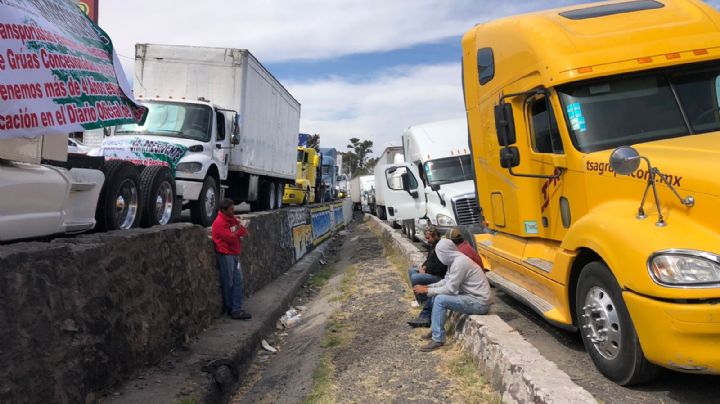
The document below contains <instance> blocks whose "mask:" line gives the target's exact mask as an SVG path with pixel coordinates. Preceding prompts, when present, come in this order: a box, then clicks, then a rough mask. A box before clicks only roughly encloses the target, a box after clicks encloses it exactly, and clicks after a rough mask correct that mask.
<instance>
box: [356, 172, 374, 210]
mask: <svg viewBox="0 0 720 404" xmlns="http://www.w3.org/2000/svg"><path fill="white" fill-rule="evenodd" d="M350 200H352V202H353V207H354V209H355V210H360V211H362V212H368V213H369V212H374V208H375V176H374V175H361V176H358V177H355V178H353V179H351V180H350Z"/></svg>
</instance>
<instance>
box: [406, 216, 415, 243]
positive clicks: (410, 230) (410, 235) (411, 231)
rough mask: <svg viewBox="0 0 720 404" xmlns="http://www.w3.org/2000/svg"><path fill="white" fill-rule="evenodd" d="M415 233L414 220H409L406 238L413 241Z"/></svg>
mask: <svg viewBox="0 0 720 404" xmlns="http://www.w3.org/2000/svg"><path fill="white" fill-rule="evenodd" d="M416 234H417V231H416V230H415V220H414V219H413V220H411V221H410V224H409V225H408V238H409V239H410V241H412V242H413V243H414V242H415V236H416Z"/></svg>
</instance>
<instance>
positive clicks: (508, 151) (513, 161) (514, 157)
mask: <svg viewBox="0 0 720 404" xmlns="http://www.w3.org/2000/svg"><path fill="white" fill-rule="evenodd" d="M519 165H520V150H518V148H517V146H507V147H503V148H502V149H500V166H502V168H511V167H517V166H519Z"/></svg>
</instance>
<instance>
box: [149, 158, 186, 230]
mask: <svg viewBox="0 0 720 404" xmlns="http://www.w3.org/2000/svg"><path fill="white" fill-rule="evenodd" d="M140 189H141V190H142V201H143V206H144V207H145V209H144V210H143V214H142V219H141V221H140V224H141V226H143V227H151V226H155V225H164V224H168V223H172V222H174V221H175V219H176V216H175V214H176V213H177V211H178V209H176V207H175V204H176V203H177V195H176V189H175V179H174V178H173V176H172V172H170V169H169V168H167V167H162V166H151V167H146V168H145V169H144V170H143V171H142V173H140Z"/></svg>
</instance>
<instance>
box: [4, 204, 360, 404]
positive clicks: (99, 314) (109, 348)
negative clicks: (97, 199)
mask: <svg viewBox="0 0 720 404" xmlns="http://www.w3.org/2000/svg"><path fill="white" fill-rule="evenodd" d="M347 203H350V202H349V200H348V201H347ZM347 203H342V204H335V205H336V206H337V208H338V209H343V210H344V208H345V206H344V205H345V204H347ZM329 209H330V210H331V211H332V210H333V209H335V208H333V207H331V208H329ZM338 217H343V216H342V215H339V216H338ZM240 219H241V220H243V221H244V222H245V223H246V225H247V227H248V230H249V232H250V236H249V237H248V238H246V239H245V240H244V242H243V245H244V253H243V256H242V259H241V262H242V264H243V272H244V275H245V292H246V296H250V295H251V294H252V293H253V292H255V291H257V290H259V289H261V288H262V287H263V286H265V285H267V284H268V283H270V282H271V281H272V280H273V279H275V278H277V277H278V276H280V275H282V274H283V273H285V272H286V271H287V270H288V269H289V268H290V267H291V266H292V265H293V264H294V263H295V262H296V261H297V260H298V259H299V258H301V256H302V255H303V254H305V253H306V252H308V251H310V250H312V248H313V247H314V245H315V243H314V241H315V240H313V238H312V233H313V231H312V224H313V221H312V213H311V209H310V208H289V209H282V210H278V211H274V212H261V213H253V214H248V215H242V216H240ZM301 222H302V223H301ZM343 225H344V223H335V222H333V230H332V231H336V230H337V229H339V228H341V227H342V226H343ZM209 236H210V235H209V229H205V228H202V227H200V226H195V225H191V224H173V225H169V226H162V227H155V228H151V229H136V230H129V231H120V232H111V233H96V234H89V235H81V236H78V237H74V238H62V239H56V240H53V241H52V242H45V243H40V242H32V243H18V244H10V245H5V246H0V344H2V348H1V349H0V364H2V366H0V402H13V403H31V402H32V403H49V402H53V403H81V402H94V401H96V400H97V399H98V398H100V397H101V395H102V394H103V393H106V392H108V391H109V389H111V388H112V387H113V386H114V385H116V384H117V383H119V382H121V381H122V380H124V379H126V378H127V377H129V376H131V375H132V374H133V372H134V371H135V370H137V369H139V368H142V367H144V366H147V365H153V364H157V363H158V362H159V361H160V360H161V359H162V358H163V357H164V356H165V355H167V354H169V353H170V352H171V350H172V349H176V348H178V347H180V346H181V345H183V344H184V343H185V342H186V341H188V340H189V339H190V338H192V337H194V336H196V335H198V334H199V333H200V332H202V331H203V330H204V329H205V328H207V327H208V326H209V325H210V324H211V323H212V321H213V320H214V319H215V318H217V317H218V316H219V315H220V311H221V301H220V293H219V283H218V276H217V263H216V261H215V255H214V248H213V245H212V241H211V239H210V237H209Z"/></svg>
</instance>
